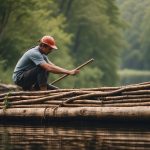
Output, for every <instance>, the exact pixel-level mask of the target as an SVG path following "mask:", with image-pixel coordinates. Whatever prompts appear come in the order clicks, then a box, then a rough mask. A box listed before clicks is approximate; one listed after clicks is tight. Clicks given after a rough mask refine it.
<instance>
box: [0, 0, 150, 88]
mask: <svg viewBox="0 0 150 150" xmlns="http://www.w3.org/2000/svg"><path fill="white" fill-rule="evenodd" d="M149 18H150V0H80V1H79V0H57V1H56V0H44V1H41V0H0V82H1V83H11V84H12V83H13V81H12V78H11V76H12V73H13V69H14V67H15V65H16V63H17V61H18V59H19V58H20V57H21V55H22V54H23V53H24V52H25V51H26V50H27V49H29V48H31V47H33V46H36V45H37V44H38V42H37V41H38V40H39V39H40V38H41V37H42V36H43V35H52V36H53V37H54V38H55V39H56V42H57V45H58V47H59V50H58V51H55V52H53V53H52V54H50V55H49V59H50V60H51V61H52V62H53V63H55V64H56V65H59V66H61V67H64V68H66V69H73V68H75V67H76V66H78V65H80V64H81V63H83V62H84V61H86V60H88V59H90V58H94V59H95V61H94V63H92V64H90V65H88V66H87V67H85V68H84V69H83V70H81V72H80V74H79V75H77V76H71V77H68V78H67V79H64V80H63V81H60V82H59V83H58V84H57V86H59V87H62V88H63V87H65V88H80V87H99V86H115V85H123V84H131V83H138V82H144V81H149V80H150V63H149V62H150V55H149V52H150V20H149ZM58 77H59V76H58V75H56V74H50V77H49V82H52V81H53V80H55V79H57V78H58Z"/></svg>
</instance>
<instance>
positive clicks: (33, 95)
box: [0, 82, 150, 109]
mask: <svg viewBox="0 0 150 150" xmlns="http://www.w3.org/2000/svg"><path fill="white" fill-rule="evenodd" d="M134 106H150V82H144V83H139V84H132V85H127V86H121V87H100V88H82V89H58V90H51V91H13V92H5V93H1V94H0V108H1V109H4V108H5V109H7V108H50V107H52V108H55V107H134Z"/></svg>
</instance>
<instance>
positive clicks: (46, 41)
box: [40, 35, 58, 49]
mask: <svg viewBox="0 0 150 150" xmlns="http://www.w3.org/2000/svg"><path fill="white" fill-rule="evenodd" d="M40 42H41V43H44V44H46V45H48V46H49V47H51V48H53V49H58V48H57V46H56V43H55V40H54V38H53V37H52V36H48V35H46V36H43V37H42V38H41V40H40Z"/></svg>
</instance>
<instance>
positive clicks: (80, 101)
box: [74, 98, 150, 104]
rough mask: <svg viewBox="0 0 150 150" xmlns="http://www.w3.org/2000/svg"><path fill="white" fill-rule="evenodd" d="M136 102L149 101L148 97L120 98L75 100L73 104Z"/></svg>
mask: <svg viewBox="0 0 150 150" xmlns="http://www.w3.org/2000/svg"><path fill="white" fill-rule="evenodd" d="M136 102H140V103H143V102H150V98H143V99H140V98H139V99H122V100H117V101H116V100H110V101H101V100H88V99H87V100H86V99H84V100H75V101H74V103H75V104H118V103H122V104H124V103H136Z"/></svg>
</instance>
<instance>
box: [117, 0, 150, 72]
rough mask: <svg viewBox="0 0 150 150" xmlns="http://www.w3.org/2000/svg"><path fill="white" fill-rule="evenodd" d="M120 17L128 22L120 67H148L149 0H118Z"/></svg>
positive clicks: (144, 68) (146, 68) (143, 68)
mask: <svg viewBox="0 0 150 150" xmlns="http://www.w3.org/2000/svg"><path fill="white" fill-rule="evenodd" d="M118 3H119V7H120V10H121V12H122V17H123V18H124V19H125V20H126V21H127V22H128V28H127V29H126V30H125V32H124V33H125V38H126V40H127V42H128V47H126V48H125V49H124V51H123V54H122V60H123V62H122V68H132V69H141V70H148V69H149V60H150V58H149V46H148V45H149V40H148V39H149V25H150V22H149V14H150V11H149V7H150V1H149V0H136V1H135V0H126V1H124V0H118Z"/></svg>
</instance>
